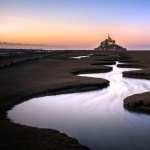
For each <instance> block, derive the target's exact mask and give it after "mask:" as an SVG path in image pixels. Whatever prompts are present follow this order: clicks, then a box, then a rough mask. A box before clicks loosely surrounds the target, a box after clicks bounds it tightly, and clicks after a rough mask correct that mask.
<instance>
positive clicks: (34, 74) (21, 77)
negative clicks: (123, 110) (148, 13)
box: [0, 51, 150, 150]
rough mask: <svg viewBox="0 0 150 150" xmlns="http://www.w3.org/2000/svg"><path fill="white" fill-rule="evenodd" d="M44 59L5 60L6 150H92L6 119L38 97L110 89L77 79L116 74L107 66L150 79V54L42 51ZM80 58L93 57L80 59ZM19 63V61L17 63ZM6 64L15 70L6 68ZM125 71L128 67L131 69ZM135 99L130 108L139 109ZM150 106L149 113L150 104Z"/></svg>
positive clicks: (0, 132)
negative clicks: (135, 68) (20, 106)
mask: <svg viewBox="0 0 150 150" xmlns="http://www.w3.org/2000/svg"><path fill="white" fill-rule="evenodd" d="M14 53H15V52H14ZM38 53H39V54H38V55H37V53H34V52H32V57H31V53H28V54H26V55H20V56H18V54H16V55H14V56H11V57H10V56H6V57H4V56H3V57H2V59H1V60H0V64H1V66H2V67H1V68H0V85H1V87H0V95H1V96H0V140H1V142H0V148H1V149H15V150H20V149H21V150H26V149H29V150H30V149H32V150H33V149H37V150H43V148H44V149H45V150H52V149H55V150H60V149H61V150H63V149H64V150H76V149H77V150H80V149H81V150H82V149H83V150H84V149H88V148H87V147H86V146H83V145H81V144H80V143H79V142H78V141H77V140H76V139H74V138H72V137H68V136H67V135H66V134H64V133H60V132H59V131H55V130H45V129H38V128H32V127H26V126H21V125H17V124H13V123H11V122H10V121H9V120H7V118H6V113H7V111H8V110H9V109H11V108H12V107H13V106H14V105H16V104H18V103H21V102H23V101H26V100H28V99H29V98H32V97H38V96H43V95H53V94H61V93H69V92H71V93H72V92H84V91H88V90H96V89H102V88H105V87H107V86H109V81H107V80H104V79H95V78H87V77H79V76H77V74H80V73H97V72H99V73H101V72H109V71H111V70H112V68H111V67H107V66H104V65H108V64H109V65H111V64H114V63H115V61H121V62H126V63H127V64H126V65H128V67H133V66H134V67H142V68H143V70H142V72H144V73H139V72H141V71H133V72H125V73H124V76H126V77H133V78H146V79H149V75H150V69H149V68H150V59H149V58H150V52H137V51H136V52H133V51H131V52H125V53H115V52H101V51H51V52H44V53H43V52H41V51H40V52H38ZM79 56H89V57H84V58H81V59H80V58H75V57H79ZM29 57H30V59H28V58H29ZM18 59H19V61H16V60H18ZM10 60H11V61H10ZM22 60H25V61H22ZM6 62H7V64H9V65H4V64H5V63H6ZM8 62H9V63H8ZM10 62H15V63H10ZM119 67H125V65H124V66H123V65H122V66H119ZM133 74H134V75H133ZM145 94H146V95H147V97H148V98H147V99H146V101H147V100H148V99H149V97H150V96H149V95H150V94H149V92H148V93H144V94H141V95H140V96H141V99H142V100H143V101H145ZM133 97H134V96H133ZM132 99H133V98H132V97H131V98H130V97H129V98H128V100H125V101H124V102H125V103H126V101H127V102H128V103H134V101H133V100H132ZM141 99H140V101H141ZM137 100H138V99H137ZM143 104H144V105H145V103H140V105H136V106H137V107H138V108H139V107H142V105H143ZM147 104H148V105H147ZM146 105H147V107H149V103H146ZM130 106H131V105H130ZM134 107H135V106H134Z"/></svg>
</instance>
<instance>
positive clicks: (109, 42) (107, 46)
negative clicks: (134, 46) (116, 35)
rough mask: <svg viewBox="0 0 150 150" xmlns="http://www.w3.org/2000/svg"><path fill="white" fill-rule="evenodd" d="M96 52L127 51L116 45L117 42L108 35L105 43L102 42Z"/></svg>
mask: <svg viewBox="0 0 150 150" xmlns="http://www.w3.org/2000/svg"><path fill="white" fill-rule="evenodd" d="M95 50H100V51H116V52H122V51H126V50H127V49H126V48H124V47H122V46H120V45H118V44H116V41H115V40H113V39H112V38H111V37H110V35H109V34H108V37H107V39H105V40H104V41H102V42H101V43H100V46H98V47H97V48H95Z"/></svg>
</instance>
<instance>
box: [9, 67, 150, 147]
mask: <svg viewBox="0 0 150 150" xmlns="http://www.w3.org/2000/svg"><path fill="white" fill-rule="evenodd" d="M127 70H134V69H121V68H117V67H116V66H113V71H112V72H109V73H101V74H86V75H80V76H86V77H94V78H105V79H108V80H109V81H110V86H109V87H108V88H105V89H103V90H97V91H92V92H85V93H73V94H63V95H57V96H46V97H40V98H34V99H31V100H29V101H26V102H24V103H21V104H19V105H17V106H15V107H14V108H12V110H10V111H9V112H8V118H9V119H11V121H12V122H15V123H19V124H23V125H28V126H33V127H39V128H49V129H57V130H59V131H61V132H65V133H67V134H68V135H69V136H72V137H75V138H77V139H78V140H79V141H80V143H81V144H84V145H86V146H88V147H89V148H91V150H109V149H111V150H149V149H150V116H149V115H145V114H138V113H131V112H128V111H126V110H125V109H124V108H123V99H124V98H126V97H127V96H129V95H132V94H135V93H142V92H145V91H149V90H150V81H148V80H138V79H128V78H122V72H123V71H127Z"/></svg>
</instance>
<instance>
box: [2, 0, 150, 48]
mask: <svg viewBox="0 0 150 150" xmlns="http://www.w3.org/2000/svg"><path fill="white" fill-rule="evenodd" d="M108 33H109V34H110V35H111V36H112V38H114V39H115V40H116V41H117V42H118V43H119V44H121V45H122V46H125V47H127V48H129V49H150V0H0V41H1V42H10V43H28V44H46V45H50V46H55V47H58V48H59V47H60V48H61V47H66V48H70V49H91V48H94V47H96V46H97V45H98V44H99V42H100V41H101V40H103V39H104V38H105V37H106V36H107V34H108Z"/></svg>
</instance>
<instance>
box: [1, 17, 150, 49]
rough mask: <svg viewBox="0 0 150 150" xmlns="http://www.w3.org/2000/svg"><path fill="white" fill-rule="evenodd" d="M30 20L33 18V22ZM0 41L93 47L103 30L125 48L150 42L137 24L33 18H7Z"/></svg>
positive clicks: (101, 35)
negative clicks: (52, 20)
mask: <svg viewBox="0 0 150 150" xmlns="http://www.w3.org/2000/svg"><path fill="white" fill-rule="evenodd" d="M33 20H34V21H33ZM0 26H1V27H0V41H2V42H4V41H5V42H12V43H28V44H46V45H66V46H70V47H73V46H76V47H77V46H79V47H82V46H83V47H91V48H92V47H95V46H97V45H98V44H99V42H100V41H102V40H104V39H105V38H106V36H107V33H110V35H111V36H112V38H114V39H115V40H116V42H117V43H120V44H121V45H123V46H125V47H128V45H133V44H138V43H150V34H149V33H150V29H149V27H148V26H147V27H144V29H143V30H140V29H141V28H142V27H141V26H139V27H138V26H131V25H130V26H127V25H109V26H106V25H104V24H102V25H96V24H92V25H90V26H88V25H87V24H83V23H82V24H75V23H70V24H68V23H66V22H61V24H60V22H56V21H55V22H51V21H48V20H44V19H43V20H38V19H33V18H28V19H26V18H21V17H14V18H7V17H5V20H4V21H3V22H2V23H1V25H0Z"/></svg>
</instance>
